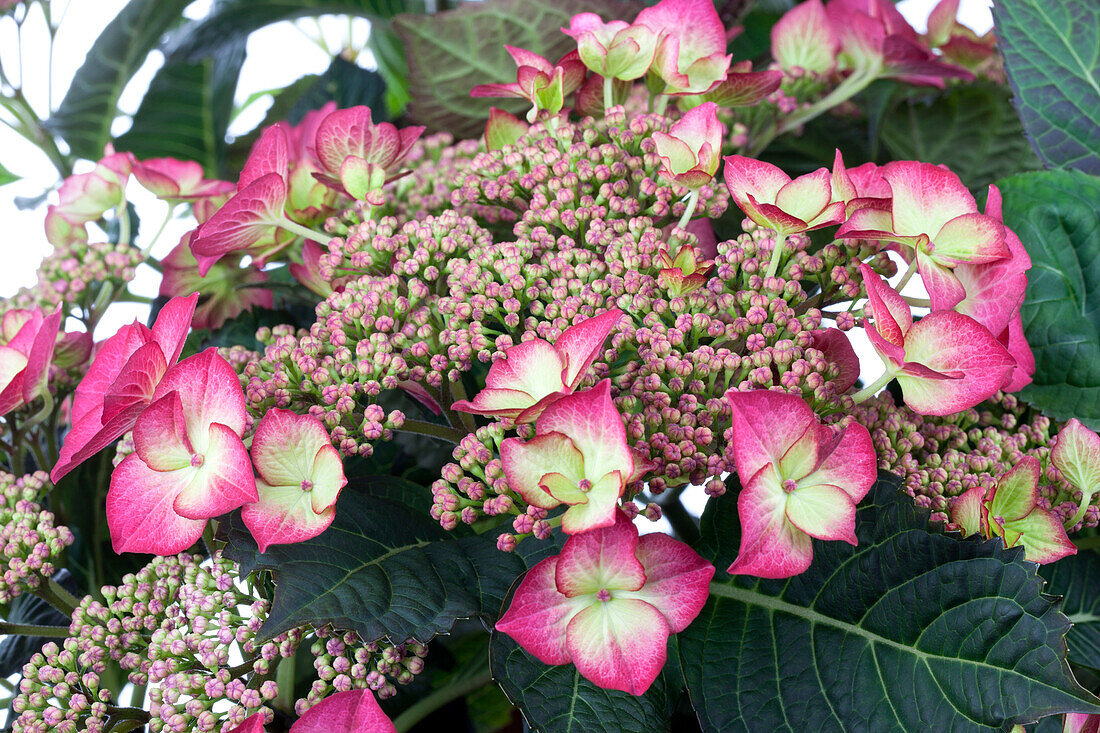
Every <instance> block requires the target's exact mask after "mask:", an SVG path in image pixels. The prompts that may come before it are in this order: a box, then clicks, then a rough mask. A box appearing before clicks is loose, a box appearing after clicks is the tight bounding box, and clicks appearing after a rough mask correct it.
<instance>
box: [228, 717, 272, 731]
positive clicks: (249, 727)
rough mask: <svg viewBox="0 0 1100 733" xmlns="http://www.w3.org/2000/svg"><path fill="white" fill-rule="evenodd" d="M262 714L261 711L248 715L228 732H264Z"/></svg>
mask: <svg viewBox="0 0 1100 733" xmlns="http://www.w3.org/2000/svg"><path fill="white" fill-rule="evenodd" d="M264 716H265V713H263V712H259V713H256V714H255V715H250V716H248V717H247V718H245V720H244V722H243V723H241V724H240V725H238V726H237V727H236V728H234V729H233V730H231V731H229V733H264Z"/></svg>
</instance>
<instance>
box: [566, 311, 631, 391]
mask: <svg viewBox="0 0 1100 733" xmlns="http://www.w3.org/2000/svg"><path fill="white" fill-rule="evenodd" d="M622 318H623V312H622V311H621V310H619V309H618V308H612V309H611V310H609V311H607V312H605V313H601V314H600V315H598V316H593V317H592V318H587V319H585V320H583V321H581V322H580V323H577V324H575V325H572V326H570V327H569V328H567V329H565V330H564V331H562V334H561V336H559V337H558V340H557V341H556V342H554V348H555V349H557V351H558V352H559V353H560V354H561V355H562V361H563V363H564V364H565V369H564V371H563V372H562V375H561V379H562V382H563V383H564V384H565V386H566V387H568V388H569V389H571V390H573V389H576V388H577V385H578V384H580V382H581V380H582V379H584V377H585V375H586V374H587V373H588V368H589V367H590V366H592V362H594V361H595V360H596V357H598V356H599V355H600V353H601V351H602V349H603V344H604V341H606V340H607V336H608V334H610V333H611V331H612V329H614V328H615V326H616V325H618V323H619V321H621V320H622Z"/></svg>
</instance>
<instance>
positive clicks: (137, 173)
mask: <svg viewBox="0 0 1100 733" xmlns="http://www.w3.org/2000/svg"><path fill="white" fill-rule="evenodd" d="M133 174H134V178H136V179H137V180H138V183H140V184H141V185H142V186H144V187H145V188H146V189H148V190H149V191H151V192H152V193H153V195H155V196H156V197H157V198H159V199H165V200H167V201H188V200H192V199H201V198H209V197H211V196H221V195H223V194H227V193H232V192H233V191H235V190H236V186H234V185H233V184H232V183H230V182H229V181H219V180H216V179H215V180H207V179H206V178H204V177H203V171H202V166H201V165H199V164H198V163H196V162H194V161H190V160H176V159H175V158H151V159H149V160H134V161H133Z"/></svg>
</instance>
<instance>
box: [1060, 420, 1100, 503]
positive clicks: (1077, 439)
mask: <svg viewBox="0 0 1100 733" xmlns="http://www.w3.org/2000/svg"><path fill="white" fill-rule="evenodd" d="M1050 460H1051V462H1052V463H1053V464H1054V467H1055V468H1057V469H1058V472H1059V473H1061V474H1062V478H1064V479H1065V480H1066V481H1069V483H1070V485H1071V486H1073V487H1074V488H1075V489H1077V490H1079V491H1083V492H1093V491H1096V490H1097V489H1100V436H1098V435H1097V434H1096V433H1094V432H1093V431H1091V430H1089V429H1088V428H1086V427H1085V426H1084V425H1082V424H1081V421H1080V420H1078V419H1077V418H1075V417H1074V418H1070V421H1069V422H1068V423H1066V424H1065V426H1064V427H1063V428H1062V429H1061V430H1060V431H1059V432H1058V435H1057V437H1056V438H1055V439H1054V447H1053V448H1051V451H1050Z"/></svg>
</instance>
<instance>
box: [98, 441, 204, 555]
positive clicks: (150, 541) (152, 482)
mask: <svg viewBox="0 0 1100 733" xmlns="http://www.w3.org/2000/svg"><path fill="white" fill-rule="evenodd" d="M189 478H190V476H189V472H188V471H154V470H153V469H151V468H149V467H148V466H146V465H145V463H144V462H143V461H142V460H141V458H139V457H138V456H137V454H136V453H132V454H130V455H128V456H126V458H125V459H123V461H122V463H120V464H118V466H117V467H116V468H115V470H114V473H112V474H111V488H110V490H109V491H108V492H107V526H108V527H109V528H110V530H111V546H112V547H113V548H114V550H115V552H116V553H119V554H122V553H123V552H148V553H152V554H154V555H175V554H176V553H179V552H183V551H184V550H186V549H187V548H189V547H190V546H191V545H193V544H195V543H196V542H197V541H198V540H199V538H200V537H202V530H203V527H205V526H206V520H205V519H187V518H186V517H181V516H180V515H179V514H177V513H176V512H175V511H174V510H173V509H172V504H173V502H174V501H175V498H176V495H177V494H178V493H179V492H180V491H182V490H183V487H184V485H186V481H187V480H188V479H189Z"/></svg>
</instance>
